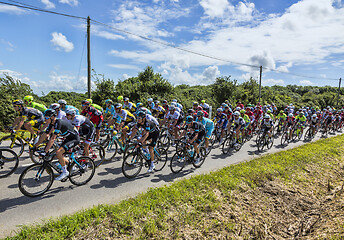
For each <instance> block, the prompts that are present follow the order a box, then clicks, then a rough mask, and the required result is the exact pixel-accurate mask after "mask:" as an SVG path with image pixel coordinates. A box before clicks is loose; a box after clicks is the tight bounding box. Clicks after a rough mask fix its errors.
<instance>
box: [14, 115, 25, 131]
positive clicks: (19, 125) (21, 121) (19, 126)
mask: <svg viewBox="0 0 344 240" xmlns="http://www.w3.org/2000/svg"><path fill="white" fill-rule="evenodd" d="M24 121H25V118H23V117H22V118H21V120H20V121H19V123H18V124H17V127H16V128H15V130H19V129H21V127H22V126H23V124H24Z"/></svg>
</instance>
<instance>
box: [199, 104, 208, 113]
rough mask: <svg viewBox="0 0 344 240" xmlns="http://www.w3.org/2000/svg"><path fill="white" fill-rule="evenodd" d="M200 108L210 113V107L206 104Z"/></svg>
mask: <svg viewBox="0 0 344 240" xmlns="http://www.w3.org/2000/svg"><path fill="white" fill-rule="evenodd" d="M200 106H201V107H202V108H203V109H204V111H207V112H209V105H208V104H206V103H201V104H200Z"/></svg>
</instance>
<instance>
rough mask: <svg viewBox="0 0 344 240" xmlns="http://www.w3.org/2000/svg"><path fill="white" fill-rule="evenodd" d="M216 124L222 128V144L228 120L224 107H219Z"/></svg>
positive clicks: (215, 119)
mask: <svg viewBox="0 0 344 240" xmlns="http://www.w3.org/2000/svg"><path fill="white" fill-rule="evenodd" d="M213 121H214V122H215V126H216V127H217V128H219V129H221V136H220V145H221V144H222V142H223V136H224V135H225V129H226V128H227V124H228V120H227V116H226V114H224V113H223V109H222V108H218V109H217V113H216V115H215V117H214V120H213Z"/></svg>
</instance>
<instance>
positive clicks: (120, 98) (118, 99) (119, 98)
mask: <svg viewBox="0 0 344 240" xmlns="http://www.w3.org/2000/svg"><path fill="white" fill-rule="evenodd" d="M117 103H121V104H122V103H123V96H118V97H117Z"/></svg>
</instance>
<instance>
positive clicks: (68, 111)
mask: <svg viewBox="0 0 344 240" xmlns="http://www.w3.org/2000/svg"><path fill="white" fill-rule="evenodd" d="M66 114H67V115H76V111H75V110H74V109H67V111H66Z"/></svg>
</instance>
